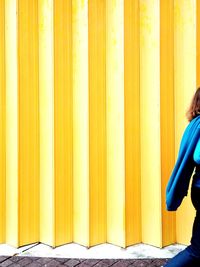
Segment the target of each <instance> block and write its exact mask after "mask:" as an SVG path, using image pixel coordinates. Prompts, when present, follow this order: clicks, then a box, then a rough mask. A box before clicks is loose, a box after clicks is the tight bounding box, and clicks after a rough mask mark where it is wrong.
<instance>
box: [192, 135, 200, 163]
mask: <svg viewBox="0 0 200 267" xmlns="http://www.w3.org/2000/svg"><path fill="white" fill-rule="evenodd" d="M193 159H194V161H195V162H196V163H197V164H200V138H199V140H198V142H197V144H196V147H195V150H194V154H193Z"/></svg>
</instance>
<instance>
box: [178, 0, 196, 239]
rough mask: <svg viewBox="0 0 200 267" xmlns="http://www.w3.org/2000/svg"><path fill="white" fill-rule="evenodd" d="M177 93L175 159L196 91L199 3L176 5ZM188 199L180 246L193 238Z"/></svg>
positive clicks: (181, 213)
mask: <svg viewBox="0 0 200 267" xmlns="http://www.w3.org/2000/svg"><path fill="white" fill-rule="evenodd" d="M174 89H175V90H174V92H175V96H174V97H175V110H174V114H175V147H176V150H175V152H176V157H177V153H178V148H179V145H180V138H181V136H182V134H183V130H184V128H185V126H186V124H187V120H186V118H185V113H186V110H187V108H188V107H189V104H190V101H191V98H192V96H193V94H194V92H195V89H196V3H195V1H192V0H191V1H187V0H184V1H181V2H180V1H178V0H175V1H174ZM188 196H189V197H188V198H187V199H184V201H183V204H182V205H181V207H180V209H179V210H178V212H177V217H176V225H177V227H176V236H177V240H176V241H177V242H179V243H185V244H186V243H188V242H189V240H190V237H191V231H192V223H193V219H194V210H193V208H192V204H191V201H190V192H189V193H188Z"/></svg>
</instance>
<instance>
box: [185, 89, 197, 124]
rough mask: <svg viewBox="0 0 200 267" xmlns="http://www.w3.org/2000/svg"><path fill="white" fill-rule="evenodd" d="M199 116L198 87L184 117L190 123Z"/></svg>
mask: <svg viewBox="0 0 200 267" xmlns="http://www.w3.org/2000/svg"><path fill="white" fill-rule="evenodd" d="M198 115H200V87H198V88H197V90H196V92H195V94H194V96H193V98H192V102H191V104H190V107H189V109H188V111H187V113H186V117H187V119H188V121H191V120H192V119H194V118H195V117H196V116H198Z"/></svg>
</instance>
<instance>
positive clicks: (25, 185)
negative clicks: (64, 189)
mask: <svg viewBox="0 0 200 267" xmlns="http://www.w3.org/2000/svg"><path fill="white" fill-rule="evenodd" d="M18 62H19V64H18V75H19V76H18V85H19V86H18V90H19V100H18V101H19V107H18V110H19V125H18V127H19V154H18V155H19V159H18V160H19V178H18V179H19V246H22V245H25V244H30V243H34V242H37V241H39V131H38V130H39V106H38V25H37V2H36V1H34V0H29V1H26V0H19V1H18Z"/></svg>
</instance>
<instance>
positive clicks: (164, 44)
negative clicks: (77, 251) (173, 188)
mask: <svg viewBox="0 0 200 267" xmlns="http://www.w3.org/2000/svg"><path fill="white" fill-rule="evenodd" d="M199 26H200V5H199V2H198V1H194V0H182V1H178V0H151V1H148V0H134V1H129V0H115V1H114V0H64V1H63V0H56V1H55V0H0V121H1V123H0V151H1V154H0V174H1V175H0V242H1V243H7V244H11V245H13V246H15V247H19V246H22V245H25V244H30V243H33V242H39V241H40V242H43V243H45V244H48V245H51V246H53V247H55V246H59V245H62V244H65V243H69V242H77V243H79V244H82V245H84V246H87V247H90V246H93V245H96V244H100V243H105V242H109V243H112V244H115V245H118V246H121V247H126V246H129V245H132V244H136V243H139V242H143V243H147V244H152V245H155V246H158V247H163V246H166V245H168V244H172V243H174V242H178V243H184V244H187V243H188V242H189V240H190V235H191V229H192V221H193V218H194V210H193V208H192V205H191V203H190V199H189V197H188V198H187V199H185V200H184V202H183V205H182V206H181V208H180V209H179V210H178V212H177V213H174V212H167V211H166V207H165V188H166V183H167V181H168V179H169V176H170V173H171V170H172V168H173V165H174V162H175V160H176V157H177V152H178V148H179V142H180V138H181V135H182V132H183V130H184V127H185V126H186V124H187V121H186V118H185V112H186V110H187V108H188V105H189V103H190V100H191V97H192V94H193V93H194V92H195V88H196V86H199V85H200V75H199V71H200V57H199V54H200V48H199V47H200V46H199V45H198V44H199V39H200V28H199Z"/></svg>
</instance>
